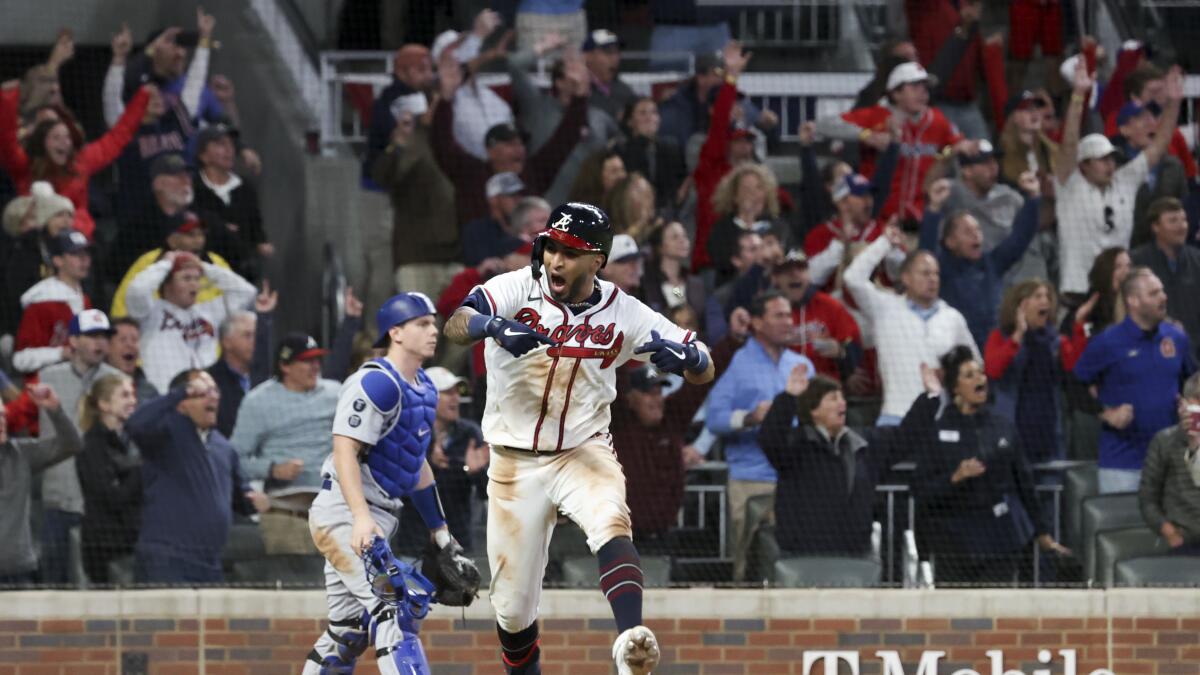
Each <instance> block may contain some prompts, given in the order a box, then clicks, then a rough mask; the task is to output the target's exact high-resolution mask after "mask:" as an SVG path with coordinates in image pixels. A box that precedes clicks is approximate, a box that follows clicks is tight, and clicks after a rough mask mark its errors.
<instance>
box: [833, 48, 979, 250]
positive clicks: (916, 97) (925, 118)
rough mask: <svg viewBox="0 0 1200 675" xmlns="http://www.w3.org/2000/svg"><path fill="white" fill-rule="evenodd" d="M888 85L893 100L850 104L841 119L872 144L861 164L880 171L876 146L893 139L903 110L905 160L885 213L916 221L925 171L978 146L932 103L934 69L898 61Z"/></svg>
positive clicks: (922, 200) (922, 202)
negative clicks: (861, 105) (928, 70)
mask: <svg viewBox="0 0 1200 675" xmlns="http://www.w3.org/2000/svg"><path fill="white" fill-rule="evenodd" d="M887 91H888V99H889V101H890V105H886V106H885V105H876V106H871V107H869V108H858V109H856V110H851V111H849V112H847V113H844V114H843V115H842V116H841V120H842V122H844V123H845V131H848V132H849V134H850V135H851V136H853V137H856V138H857V139H858V140H859V141H860V142H863V143H864V145H867V146H869V147H867V148H864V152H863V157H862V163H861V166H860V170H861V171H862V174H863V175H864V176H867V177H870V176H871V175H872V174H873V173H874V171H875V161H876V150H875V149H882V148H884V147H886V146H887V144H888V142H890V141H891V131H890V130H891V129H892V128H893V127H892V125H893V122H892V117H893V115H896V116H899V118H900V119H899V123H898V124H897V126H898V127H899V134H900V138H899V139H898V140H899V142H900V160H899V161H898V163H897V166H896V175H895V176H894V177H893V178H892V189H891V193H890V194H889V196H888V200H887V201H886V202H885V203H884V205H883V209H882V211H881V212H880V216H881V217H883V218H887V217H889V216H891V215H893V214H896V215H899V216H900V219H901V220H902V221H905V222H907V223H911V224H913V226H914V227H915V224H916V223H919V222H920V220H921V216H922V214H923V212H924V207H925V197H924V184H925V174H926V173H928V172H929V169H930V168H932V167H933V164H934V162H936V161H937V160H939V159H941V158H944V157H948V156H950V155H951V154H953V153H955V152H968V153H969V152H973V151H974V148H975V144H974V142H973V141H969V140H966V139H964V138H963V135H962V134H961V133H959V131H958V129H957V128H955V126H954V125H953V124H951V123H950V121H949V120H947V119H946V117H945V116H944V115H943V114H942V113H941V111H939V110H938V109H937V108H934V107H932V106H930V105H929V74H928V73H926V72H925V69H924V68H922V67H921V66H920V64H917V63H912V62H909V63H902V64H900V65H898V66H896V67H895V68H894V69H893V70H892V73H891V75H889V76H888V82H887ZM819 128H822V131H823V133H824V132H826V131H828V126H824V127H819ZM826 135H830V134H828V133H826ZM832 135H834V136H835V137H838V136H844V135H846V134H845V133H844V132H843V133H840V134H839V133H836V132H835V133H834V134H832ZM872 148H875V149H872Z"/></svg>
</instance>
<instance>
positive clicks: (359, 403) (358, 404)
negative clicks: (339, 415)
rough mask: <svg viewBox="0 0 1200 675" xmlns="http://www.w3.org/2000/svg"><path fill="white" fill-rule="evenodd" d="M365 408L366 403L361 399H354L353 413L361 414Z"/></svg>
mask: <svg viewBox="0 0 1200 675" xmlns="http://www.w3.org/2000/svg"><path fill="white" fill-rule="evenodd" d="M366 408H367V402H366V401H364V400H362V399H361V398H356V399H354V412H362V411H363V410H366Z"/></svg>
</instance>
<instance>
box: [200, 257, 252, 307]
mask: <svg viewBox="0 0 1200 675" xmlns="http://www.w3.org/2000/svg"><path fill="white" fill-rule="evenodd" d="M201 266H202V267H203V268H204V276H206V277H208V278H209V280H210V281H212V282H213V285H214V286H216V287H217V288H219V289H221V293H222V294H223V295H224V296H225V306H226V308H228V309H229V311H234V310H238V309H246V308H247V307H249V306H250V303H252V302H254V298H255V296H257V295H258V289H257V288H255V287H254V284H252V283H250V282H249V281H246V280H245V279H243V278H242V275H240V274H238V273H237V272H234V271H233V270H230V269H226V268H224V267H221V266H220V265H214V264H212V263H209V262H202V263H201Z"/></svg>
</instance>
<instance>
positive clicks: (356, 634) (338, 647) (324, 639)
mask: <svg viewBox="0 0 1200 675" xmlns="http://www.w3.org/2000/svg"><path fill="white" fill-rule="evenodd" d="M370 625H371V615H370V614H369V613H367V612H363V613H362V616H361V617H357V618H353V619H345V620H343V621H330V622H329V628H328V629H326V630H325V633H324V634H322V635H321V637H320V638H318V639H317V643H316V644H315V645H313V650H312V651H311V652H309V653H308V661H307V662H305V664H304V675H347V674H349V673H353V672H354V663H355V662H356V661H357V660H358V657H359V656H362V654H363V652H365V651H367V646H368V645H369V644H370V641H371V631H370Z"/></svg>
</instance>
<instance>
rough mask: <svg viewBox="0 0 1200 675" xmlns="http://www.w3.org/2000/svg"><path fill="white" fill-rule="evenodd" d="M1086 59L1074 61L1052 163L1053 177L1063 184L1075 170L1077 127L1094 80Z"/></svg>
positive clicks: (1077, 142) (1090, 93)
mask: <svg viewBox="0 0 1200 675" xmlns="http://www.w3.org/2000/svg"><path fill="white" fill-rule="evenodd" d="M1085 61H1086V59H1077V60H1076V62H1075V77H1074V81H1073V83H1072V86H1071V102H1070V104H1068V105H1067V113H1066V118H1065V119H1064V120H1063V137H1062V142H1061V143H1059V144H1058V159H1057V160H1056V161H1055V163H1054V178H1055V179H1056V180H1057V181H1058V183H1059V185H1063V184H1065V183H1066V182H1067V180H1068V179H1070V178H1071V174H1072V173H1073V172H1074V171H1075V165H1076V161H1075V153H1076V151H1077V150H1078V148H1079V129H1080V125H1082V124H1083V108H1084V106H1085V105H1086V104H1087V100H1088V97H1089V96H1091V95H1092V87H1093V86H1094V85H1095V83H1096V81H1095V80H1094V79H1093V78H1092V76H1091V75H1089V74H1088V71H1087V63H1086V62H1085Z"/></svg>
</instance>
